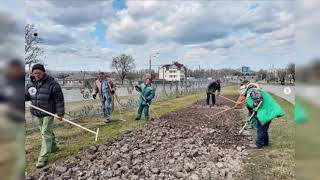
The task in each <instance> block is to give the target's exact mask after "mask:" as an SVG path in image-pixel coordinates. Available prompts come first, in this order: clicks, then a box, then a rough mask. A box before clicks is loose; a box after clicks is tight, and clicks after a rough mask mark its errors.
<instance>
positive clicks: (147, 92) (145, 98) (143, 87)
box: [135, 77, 155, 122]
mask: <svg viewBox="0 0 320 180" xmlns="http://www.w3.org/2000/svg"><path fill="white" fill-rule="evenodd" d="M151 83H152V78H150V77H148V78H146V80H145V82H144V83H141V84H140V85H136V86H135V88H136V90H137V91H138V92H139V93H140V97H139V100H138V112H137V115H136V118H135V120H137V121H138V120H140V118H141V114H142V111H144V121H145V122H147V121H148V120H149V107H150V105H151V101H152V99H153V98H154V97H155V89H154V88H153V87H152V86H151Z"/></svg>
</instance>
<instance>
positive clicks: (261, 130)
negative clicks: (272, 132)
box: [256, 120, 271, 147]
mask: <svg viewBox="0 0 320 180" xmlns="http://www.w3.org/2000/svg"><path fill="white" fill-rule="evenodd" d="M270 123H271V121H269V122H267V123H266V124H264V125H262V124H261V123H260V121H259V120H258V121H257V140H256V145H257V146H258V147H262V146H268V145H269V134H268V129H269V126H270Z"/></svg>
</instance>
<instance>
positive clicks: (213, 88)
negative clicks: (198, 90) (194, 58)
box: [207, 79, 221, 106]
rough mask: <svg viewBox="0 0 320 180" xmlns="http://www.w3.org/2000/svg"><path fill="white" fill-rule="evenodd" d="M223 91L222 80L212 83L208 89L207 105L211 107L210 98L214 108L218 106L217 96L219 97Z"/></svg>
mask: <svg viewBox="0 0 320 180" xmlns="http://www.w3.org/2000/svg"><path fill="white" fill-rule="evenodd" d="M220 91H221V86H220V80H219V79H218V80H216V81H213V82H211V83H210V84H209V85H208V88H207V105H209V106H211V105H210V97H211V102H212V106H214V105H215V104H216V95H217V96H219V94H220Z"/></svg>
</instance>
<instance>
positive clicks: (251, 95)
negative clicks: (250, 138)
mask: <svg viewBox="0 0 320 180" xmlns="http://www.w3.org/2000/svg"><path fill="white" fill-rule="evenodd" d="M240 89H241V95H244V96H245V97H246V98H245V102H246V104H247V108H248V111H249V115H250V116H249V117H250V118H247V120H246V122H247V123H249V124H250V125H251V126H253V127H255V128H257V139H256V145H255V146H252V147H253V148H263V147H264V146H268V145H269V134H268V129H269V126H270V123H271V121H272V120H273V119H275V118H278V117H282V116H284V114H285V113H284V111H283V110H282V108H281V107H280V105H279V104H278V103H277V102H276V101H275V100H274V99H273V98H272V96H271V95H270V94H269V93H267V92H266V91H264V90H263V89H260V88H259V86H258V85H257V84H254V83H250V84H247V85H244V87H243V86H242V87H241V88H240ZM242 130H243V129H242ZM242 130H241V131H240V132H239V133H241V132H242Z"/></svg>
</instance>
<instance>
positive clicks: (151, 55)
mask: <svg viewBox="0 0 320 180" xmlns="http://www.w3.org/2000/svg"><path fill="white" fill-rule="evenodd" d="M158 54H160V53H159V52H156V53H153V54H150V56H149V73H150V75H151V58H152V57H156V55H158Z"/></svg>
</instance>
